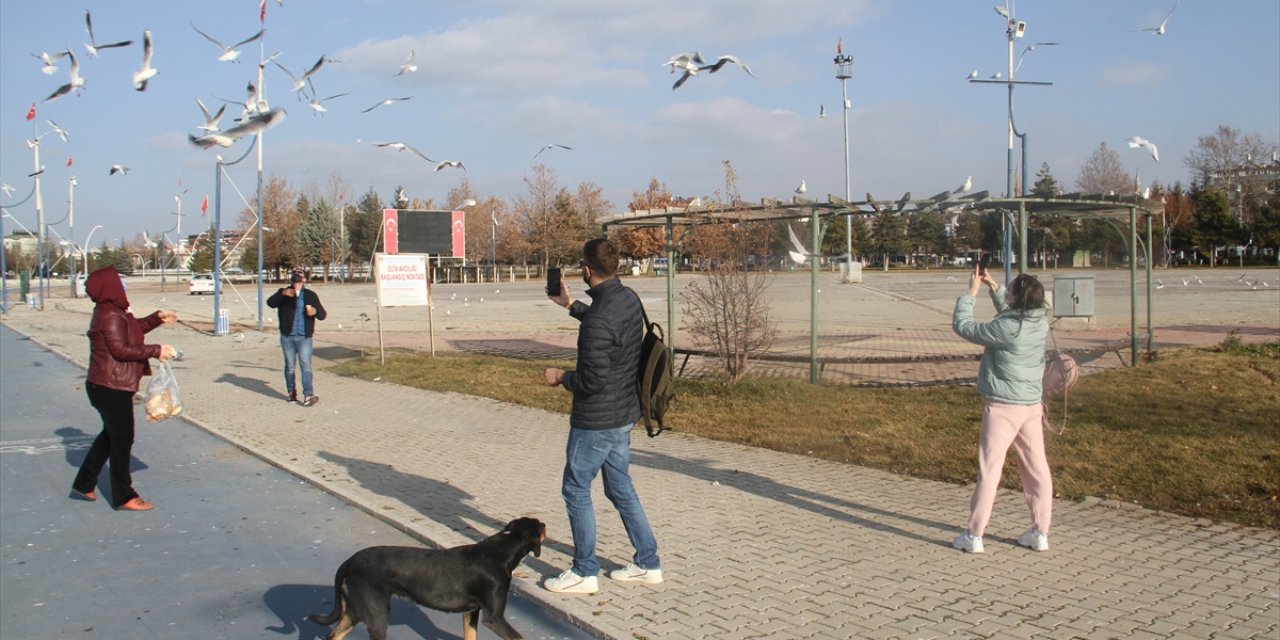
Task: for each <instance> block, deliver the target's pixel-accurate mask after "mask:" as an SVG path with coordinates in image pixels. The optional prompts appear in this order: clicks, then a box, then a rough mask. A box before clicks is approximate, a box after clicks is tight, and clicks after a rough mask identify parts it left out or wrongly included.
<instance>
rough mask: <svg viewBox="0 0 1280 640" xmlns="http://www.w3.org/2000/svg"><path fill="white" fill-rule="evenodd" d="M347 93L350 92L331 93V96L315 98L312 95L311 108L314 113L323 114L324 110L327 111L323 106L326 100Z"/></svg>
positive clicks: (346, 94)
mask: <svg viewBox="0 0 1280 640" xmlns="http://www.w3.org/2000/svg"><path fill="white" fill-rule="evenodd" d="M349 95H351V93H350V92H347V93H336V94H334V95H331V96H329V97H326V98H316V97H312V98H311V108H312V109H313V110H314V111H315V113H320V114H323V113H324V112H325V111H328V109H326V108H324V103H325V102H328V101H329V100H332V99H334V98H341V97H342V96H349ZM312 115H315V114H312Z"/></svg>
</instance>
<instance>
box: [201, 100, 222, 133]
mask: <svg viewBox="0 0 1280 640" xmlns="http://www.w3.org/2000/svg"><path fill="white" fill-rule="evenodd" d="M196 104H198V105H200V113H202V114H204V124H202V125H200V126H199V127H196V128H197V129H201V130H203V131H208V132H209V133H217V132H218V121H219V120H221V119H222V114H223V113H225V112H226V111H227V105H226V103H225V102H224V103H223V104H222V107H220V108H219V109H218V112H217V113H215V114H213V115H209V109H208V108H207V107H205V106H204V103H203V102H201V101H200V98H196Z"/></svg>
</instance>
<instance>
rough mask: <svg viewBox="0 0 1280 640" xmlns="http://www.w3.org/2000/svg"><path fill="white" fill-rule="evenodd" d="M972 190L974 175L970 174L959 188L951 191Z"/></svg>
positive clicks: (964, 191)
mask: <svg viewBox="0 0 1280 640" xmlns="http://www.w3.org/2000/svg"><path fill="white" fill-rule="evenodd" d="M972 190H973V176H968V177H966V178H965V179H964V184H962V185H960V187H959V188H958V189H956V190H955V191H952V192H951V193H969V192H970V191H972Z"/></svg>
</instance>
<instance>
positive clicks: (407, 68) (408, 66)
mask: <svg viewBox="0 0 1280 640" xmlns="http://www.w3.org/2000/svg"><path fill="white" fill-rule="evenodd" d="M417 70H418V65H416V64H414V63H413V49H410V50H409V57H408V58H405V59H404V62H403V63H402V64H401V65H400V70H399V71H397V72H396V75H394V76H391V77H392V78H394V77H396V76H402V75H404V74H406V73H412V72H414V71H417Z"/></svg>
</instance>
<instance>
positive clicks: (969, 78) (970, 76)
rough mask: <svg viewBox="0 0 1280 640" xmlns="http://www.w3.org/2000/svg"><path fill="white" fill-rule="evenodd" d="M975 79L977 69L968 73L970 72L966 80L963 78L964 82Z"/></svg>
mask: <svg viewBox="0 0 1280 640" xmlns="http://www.w3.org/2000/svg"><path fill="white" fill-rule="evenodd" d="M976 77H978V70H977V69H974V70H973V71H970V72H969V77H968V78H965V79H966V80H973V79H974V78H976Z"/></svg>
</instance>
